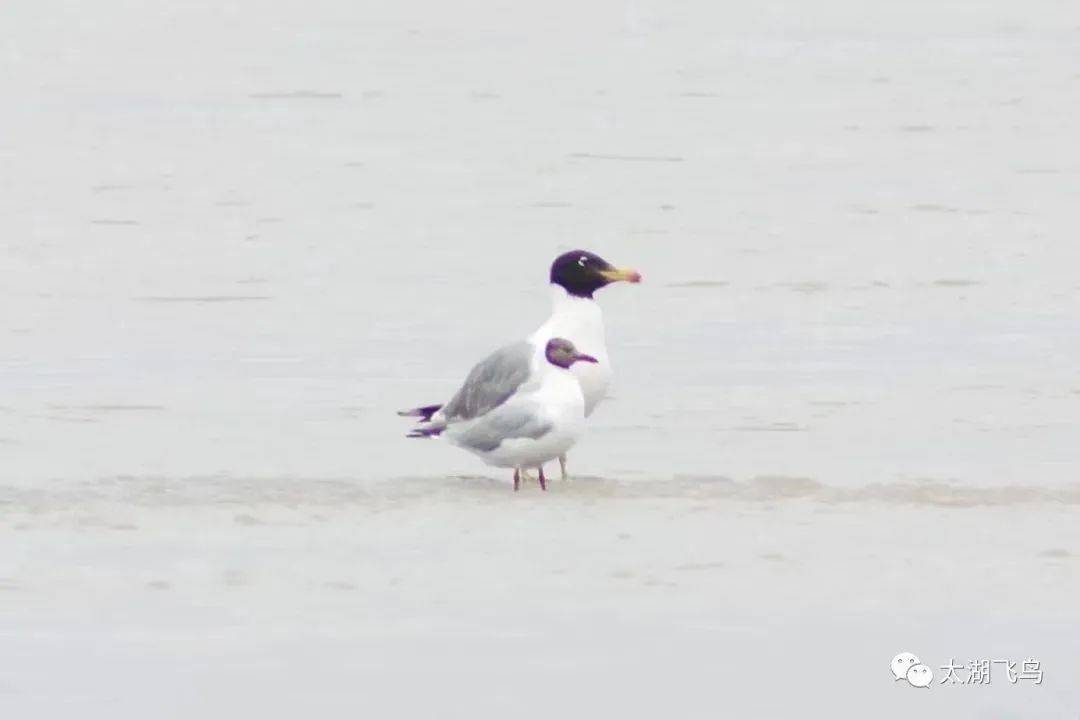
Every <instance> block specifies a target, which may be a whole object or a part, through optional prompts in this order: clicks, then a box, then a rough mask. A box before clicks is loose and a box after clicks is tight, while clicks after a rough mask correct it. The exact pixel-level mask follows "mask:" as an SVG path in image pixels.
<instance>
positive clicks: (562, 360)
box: [544, 338, 597, 368]
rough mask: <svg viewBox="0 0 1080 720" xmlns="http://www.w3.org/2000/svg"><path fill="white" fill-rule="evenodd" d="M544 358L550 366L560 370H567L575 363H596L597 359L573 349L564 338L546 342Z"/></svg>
mask: <svg viewBox="0 0 1080 720" xmlns="http://www.w3.org/2000/svg"><path fill="white" fill-rule="evenodd" d="M544 357H546V358H547V361H548V362H549V363H551V364H552V365H556V366H558V367H561V368H568V367H570V366H571V365H573V364H574V363H576V362H590V363H594V362H597V359H596V358H594V357H593V356H592V355H586V354H585V353H583V352H578V349H577V348H576V347H574V343H572V342H570V341H569V340H566V339H565V338H551V339H550V340H548V342H547V347H545V348H544Z"/></svg>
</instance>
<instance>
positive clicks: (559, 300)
mask: <svg viewBox="0 0 1080 720" xmlns="http://www.w3.org/2000/svg"><path fill="white" fill-rule="evenodd" d="M532 337H533V339H534V340H538V341H542V342H547V341H548V340H550V339H551V338H553V337H562V338H566V339H567V340H569V341H570V342H572V343H574V345H576V346H577V349H578V350H580V351H581V352H584V353H588V354H589V355H593V356H594V357H596V358H597V359H601V360H603V359H605V358H606V357H607V345H606V343H605V341H604V317H603V313H602V312H601V311H600V306H599V305H598V304H597V303H596V301H595V300H593V299H592V298H584V297H578V296H577V295H571V294H570V293H568V292H566V290H565V289H564V288H563V287H562V286H561V285H555V284H552V285H551V317H549V318H548V319H547V322H545V323H544V324H543V325H541V326H540V328H539V329H538V330H537V331H536V332H535V333H533V336H532Z"/></svg>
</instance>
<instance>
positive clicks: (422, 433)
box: [405, 427, 446, 438]
mask: <svg viewBox="0 0 1080 720" xmlns="http://www.w3.org/2000/svg"><path fill="white" fill-rule="evenodd" d="M445 429H446V428H442V427H431V428H416V429H415V430H413V431H412V432H410V433H409V434H408V435H406V436H405V437H407V438H428V437H436V436H437V435H439V433H441V432H442V431H443V430H445Z"/></svg>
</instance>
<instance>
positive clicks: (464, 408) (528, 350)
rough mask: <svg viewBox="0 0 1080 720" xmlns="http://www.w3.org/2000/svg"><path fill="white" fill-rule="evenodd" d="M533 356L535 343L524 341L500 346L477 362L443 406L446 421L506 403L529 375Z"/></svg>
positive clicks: (464, 417)
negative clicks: (463, 382)
mask: <svg viewBox="0 0 1080 720" xmlns="http://www.w3.org/2000/svg"><path fill="white" fill-rule="evenodd" d="M532 356H533V346H532V345H530V344H529V343H527V342H524V341H522V342H518V343H514V344H512V345H507V346H506V347H502V348H499V349H498V350H496V351H495V352H493V353H491V355H488V356H487V357H486V358H485V359H484V360H482V361H480V362H479V363H477V365H476V367H474V368H473V369H472V370H471V371H470V372H469V376H468V377H467V378H465V384H464V385H462V386H461V389H460V390H458V391H457V394H456V395H454V397H452V398H451V399H450V402H448V403H446V405H445V406H443V409H442V412H443V415H444V416H445V417H446V419H447V421H448V422H453V421H455V420H471V419H473V418H476V417H480V416H481V415H483V414H485V413H488V412H491V410H493V409H494V408H497V407H498V406H500V405H502V404H503V403H504V402H506V401H507V399H509V398H510V396H512V395H513V394H514V393H515V392H516V391H517V389H518V388H519V387H521V385H522V383H524V382H525V381H526V380H527V379H528V378H529V367H530V363H531V361H532Z"/></svg>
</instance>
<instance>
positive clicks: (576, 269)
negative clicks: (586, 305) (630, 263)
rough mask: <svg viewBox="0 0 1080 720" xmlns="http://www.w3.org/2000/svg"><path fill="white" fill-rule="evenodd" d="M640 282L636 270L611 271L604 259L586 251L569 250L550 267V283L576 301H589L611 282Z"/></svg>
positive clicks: (609, 265) (618, 269)
mask: <svg viewBox="0 0 1080 720" xmlns="http://www.w3.org/2000/svg"><path fill="white" fill-rule="evenodd" d="M620 280H624V281H626V282H632V283H637V282H641V273H639V272H638V271H636V270H628V269H620V268H616V267H613V266H612V265H611V263H609V262H608V261H607V260H605V259H604V258H602V257H600V256H599V255H596V254H594V253H591V252H589V251H588V250H571V251H570V252H568V253H563V254H562V255H560V256H559V257H557V258H555V262H553V263H551V282H552V284H553V285H561V286H562V287H563V289H565V290H566V292H568V293H570V294H571V295H576V296H577V297H584V298H591V297H592V295H593V293H594V292H596V291H597V290H599V289H600V288H602V287H604V286H605V285H610V284H611V283H613V282H619V281H620Z"/></svg>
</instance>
